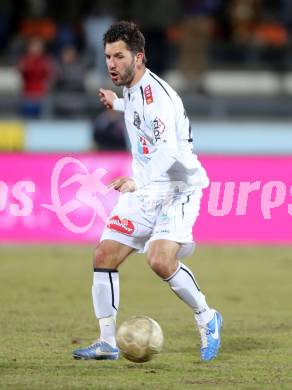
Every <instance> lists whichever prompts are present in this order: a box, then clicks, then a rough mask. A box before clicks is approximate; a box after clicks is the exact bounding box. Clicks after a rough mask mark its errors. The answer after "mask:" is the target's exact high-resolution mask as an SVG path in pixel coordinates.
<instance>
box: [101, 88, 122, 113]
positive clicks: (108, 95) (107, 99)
mask: <svg viewBox="0 0 292 390" xmlns="http://www.w3.org/2000/svg"><path fill="white" fill-rule="evenodd" d="M98 94H99V98H100V101H101V102H102V104H103V105H104V106H105V107H106V108H108V109H110V110H112V109H113V106H114V100H115V99H117V95H116V94H115V93H114V92H113V91H112V90H110V89H103V88H100V89H99V92H98Z"/></svg>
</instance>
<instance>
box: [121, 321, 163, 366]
mask: <svg viewBox="0 0 292 390" xmlns="http://www.w3.org/2000/svg"><path fill="white" fill-rule="evenodd" d="M117 344H118V347H119V349H120V351H121V352H122V355H123V356H124V357H125V358H126V359H128V360H130V361H132V362H135V363H144V362H148V361H149V360H151V359H152V358H153V356H154V355H155V354H157V353H159V352H161V350H162V345H163V333H162V330H161V328H160V326H159V324H158V323H157V322H156V321H154V320H153V319H152V318H150V317H147V316H134V317H131V318H129V319H128V320H126V321H125V322H123V323H122V324H121V326H120V327H119V329H118V331H117Z"/></svg>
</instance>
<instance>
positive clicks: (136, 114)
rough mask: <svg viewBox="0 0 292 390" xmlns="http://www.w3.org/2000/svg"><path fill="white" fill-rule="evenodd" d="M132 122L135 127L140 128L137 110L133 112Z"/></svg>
mask: <svg viewBox="0 0 292 390" xmlns="http://www.w3.org/2000/svg"><path fill="white" fill-rule="evenodd" d="M133 124H134V126H135V127H137V129H139V130H140V126H141V119H140V116H139V114H138V112H137V111H135V112H134V122H133Z"/></svg>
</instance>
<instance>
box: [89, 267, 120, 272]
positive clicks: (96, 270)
mask: <svg viewBox="0 0 292 390" xmlns="http://www.w3.org/2000/svg"><path fill="white" fill-rule="evenodd" d="M93 272H119V271H118V270H117V269H113V268H95V267H94V268H93Z"/></svg>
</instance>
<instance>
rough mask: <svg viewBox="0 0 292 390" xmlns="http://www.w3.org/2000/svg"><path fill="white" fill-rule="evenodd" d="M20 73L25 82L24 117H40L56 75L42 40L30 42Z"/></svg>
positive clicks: (20, 64) (21, 63) (21, 61)
mask: <svg viewBox="0 0 292 390" xmlns="http://www.w3.org/2000/svg"><path fill="white" fill-rule="evenodd" d="M19 71H20V73H21V76H22V81H23V87H22V90H23V101H22V107H21V112H22V115H23V116H25V117H39V116H40V115H41V113H42V108H43V104H44V100H45V98H46V96H47V94H48V91H49V88H50V85H51V81H52V77H53V73H54V71H53V64H52V62H51V60H50V59H49V57H48V56H47V55H46V54H45V53H44V45H43V42H42V41H41V40H40V39H38V38H34V39H32V40H31V41H29V43H28V47H27V52H26V54H24V56H23V57H22V58H21V60H20V63H19Z"/></svg>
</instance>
